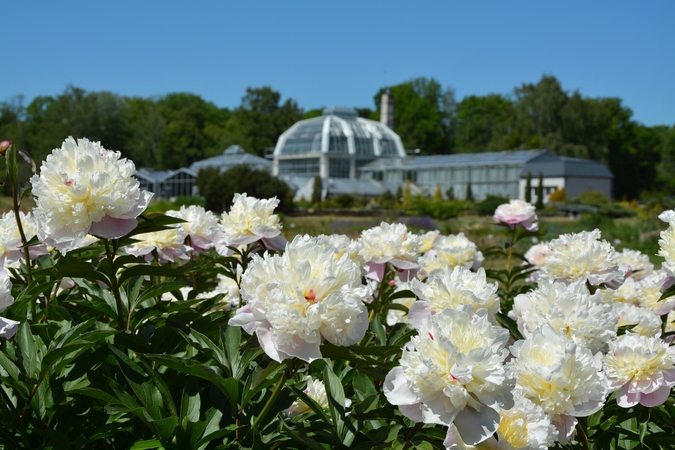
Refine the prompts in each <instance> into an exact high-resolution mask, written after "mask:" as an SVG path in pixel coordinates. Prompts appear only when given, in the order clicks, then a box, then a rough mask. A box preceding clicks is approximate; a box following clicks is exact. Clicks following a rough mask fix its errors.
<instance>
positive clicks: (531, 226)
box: [523, 222, 539, 231]
mask: <svg viewBox="0 0 675 450" xmlns="http://www.w3.org/2000/svg"><path fill="white" fill-rule="evenodd" d="M523 228H525V229H526V230H527V231H537V230H539V223H537V222H523Z"/></svg>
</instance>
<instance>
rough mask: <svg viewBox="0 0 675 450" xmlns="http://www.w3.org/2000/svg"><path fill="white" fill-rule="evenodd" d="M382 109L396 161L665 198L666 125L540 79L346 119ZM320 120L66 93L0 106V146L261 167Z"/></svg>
mask: <svg viewBox="0 0 675 450" xmlns="http://www.w3.org/2000/svg"><path fill="white" fill-rule="evenodd" d="M385 89H388V90H389V92H390V93H391V94H392V96H393V98H394V103H395V107H394V130H395V131H396V132H397V133H398V134H399V135H400V136H401V139H402V140H403V144H404V146H405V148H406V149H409V150H417V149H418V150H419V152H418V153H420V154H450V153H477V152H486V151H502V150H509V149H514V150H515V149H544V148H545V149H547V150H549V151H550V152H552V153H554V154H558V155H562V156H571V157H579V158H589V159H595V160H599V161H602V162H604V163H605V164H606V165H607V166H608V167H609V169H610V170H611V171H612V173H613V174H614V176H615V180H614V195H615V198H618V199H621V198H624V197H625V198H637V197H639V196H640V195H641V194H644V193H647V192H654V191H659V192H662V193H667V194H672V193H673V192H675V178H673V177H672V176H671V173H673V169H675V125H671V126H669V125H662V126H653V127H648V126H645V125H643V124H640V123H638V122H636V121H635V120H633V119H632V111H631V110H630V109H629V108H628V107H626V106H624V105H623V104H622V101H621V99H619V98H590V97H585V96H583V95H582V94H581V93H579V92H578V91H574V92H568V91H566V90H564V89H563V88H562V85H561V83H560V82H559V81H558V80H557V79H556V78H555V77H554V76H551V75H544V76H543V77H542V78H541V80H539V81H538V82H537V83H524V84H522V85H521V86H519V87H516V88H514V90H513V92H511V93H509V94H490V95H485V96H468V97H465V98H463V99H462V100H461V101H457V100H456V98H455V93H454V91H453V90H452V89H451V88H447V87H446V88H443V86H442V85H441V84H440V83H439V82H438V81H436V80H435V79H433V78H417V79H414V80H410V81H407V82H405V83H401V84H398V85H395V86H389V87H386V88H382V89H380V90H379V91H378V92H377V93H376V94H375V95H374V98H373V100H374V107H373V108H369V107H362V108H356V109H357V111H358V113H359V115H360V116H361V117H366V118H371V119H374V120H378V119H379V115H380V98H381V95H382V93H384V91H385ZM320 114H321V109H312V110H308V111H305V110H303V109H302V108H300V107H299V106H298V104H297V102H295V101H294V100H293V99H286V100H285V101H282V96H281V94H280V93H279V92H277V91H275V90H273V89H272V88H271V87H268V86H265V87H261V88H247V90H246V93H245V95H244V96H243V98H242V101H241V105H240V106H239V107H237V108H234V109H228V108H219V107H217V106H216V105H215V104H213V103H212V102H209V101H207V100H205V99H203V98H201V97H200V96H198V95H194V94H190V93H172V94H167V95H165V96H161V97H153V98H139V97H124V96H121V95H118V94H115V93H112V92H106V91H103V92H87V91H85V90H83V89H80V88H77V87H74V86H69V87H67V88H66V89H65V90H64V92H63V93H62V94H60V95H56V96H40V97H36V98H35V99H33V101H31V102H30V104H28V105H25V104H24V102H23V100H22V97H20V96H17V97H15V98H12V99H9V100H7V101H4V102H2V103H0V138H2V139H12V140H13V141H15V142H16V143H17V145H18V146H20V147H21V148H22V149H25V150H27V151H28V152H29V153H31V154H32V155H33V157H34V158H35V159H36V160H38V161H39V160H41V159H43V158H44V157H45V156H46V155H47V154H48V153H49V152H51V150H52V149H53V148H56V147H58V146H60V145H61V142H62V141H63V139H64V138H65V137H67V136H74V137H83V136H86V137H88V138H89V139H92V140H96V141H101V143H102V144H103V145H104V146H105V147H106V148H109V149H114V150H119V151H121V152H122V154H123V155H124V156H125V157H128V158H130V159H132V160H133V161H134V162H135V163H136V165H137V166H138V167H154V168H156V169H158V170H167V169H177V168H180V167H186V166H189V165H190V164H191V163H192V162H194V161H198V160H201V159H204V158H208V157H210V156H214V155H218V154H220V153H222V151H223V150H224V149H225V148H226V147H228V146H229V145H232V144H238V145H240V146H242V147H243V148H245V149H246V150H247V151H249V152H251V153H254V154H256V155H259V156H262V155H263V154H264V153H265V150H266V149H268V148H272V147H274V146H275V144H276V141H277V138H278V137H279V135H280V134H281V133H282V132H283V131H285V130H286V129H288V128H289V127H290V126H291V125H292V124H293V123H295V122H296V121H298V120H300V119H303V118H310V117H316V116H318V115H320Z"/></svg>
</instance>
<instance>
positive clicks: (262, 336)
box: [255, 328, 286, 362]
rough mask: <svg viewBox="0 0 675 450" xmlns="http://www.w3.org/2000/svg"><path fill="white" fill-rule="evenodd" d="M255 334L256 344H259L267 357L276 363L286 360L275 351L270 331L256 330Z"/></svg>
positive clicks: (284, 356)
mask: <svg viewBox="0 0 675 450" xmlns="http://www.w3.org/2000/svg"><path fill="white" fill-rule="evenodd" d="M255 334H256V336H257V337H258V343H260V347H261V348H262V349H263V351H264V352H265V353H266V354H267V356H269V357H270V358H272V359H273V360H275V361H276V362H281V361H282V360H284V359H286V355H283V354H280V352H279V351H277V347H276V346H275V345H274V340H273V338H272V331H271V330H269V329H266V328H258V329H257V330H256V333H255Z"/></svg>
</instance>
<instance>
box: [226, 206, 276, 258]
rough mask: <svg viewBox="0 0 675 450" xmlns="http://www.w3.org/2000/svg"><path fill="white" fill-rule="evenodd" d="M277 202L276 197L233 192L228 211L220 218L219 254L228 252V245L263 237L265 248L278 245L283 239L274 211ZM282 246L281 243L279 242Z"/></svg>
mask: <svg viewBox="0 0 675 450" xmlns="http://www.w3.org/2000/svg"><path fill="white" fill-rule="evenodd" d="M277 205H279V200H277V198H276V197H273V198H269V199H262V200H260V199H257V198H255V197H249V196H247V195H246V193H244V194H234V198H233V199H232V207H231V208H230V212H229V213H227V212H225V213H223V215H222V217H221V220H220V228H221V231H222V236H221V238H220V240H219V241H217V242H216V243H215V244H216V250H217V251H218V253H220V254H221V255H227V254H229V249H228V248H227V247H238V246H240V245H248V244H252V243H253V242H256V241H260V240H263V241H264V242H265V245H266V246H267V248H273V249H275V250H278V249H279V244H280V243H282V241H283V238H281V236H280V234H281V221H280V220H279V216H277V215H276V214H274V208H276V207H277ZM281 248H283V245H281Z"/></svg>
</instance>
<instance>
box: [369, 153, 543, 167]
mask: <svg viewBox="0 0 675 450" xmlns="http://www.w3.org/2000/svg"><path fill="white" fill-rule="evenodd" d="M541 155H550V153H548V152H547V151H546V150H509V151H504V152H486V153H456V154H453V155H429V156H410V157H407V158H380V159H378V160H375V161H373V162H371V163H368V164H366V165H365V166H363V167H361V169H360V170H365V171H369V170H383V169H389V170H390V169H393V168H401V169H420V168H424V167H448V166H478V165H493V164H525V163H526V162H528V161H530V160H532V159H533V158H536V157H537V156H541ZM551 156H553V155H551Z"/></svg>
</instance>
